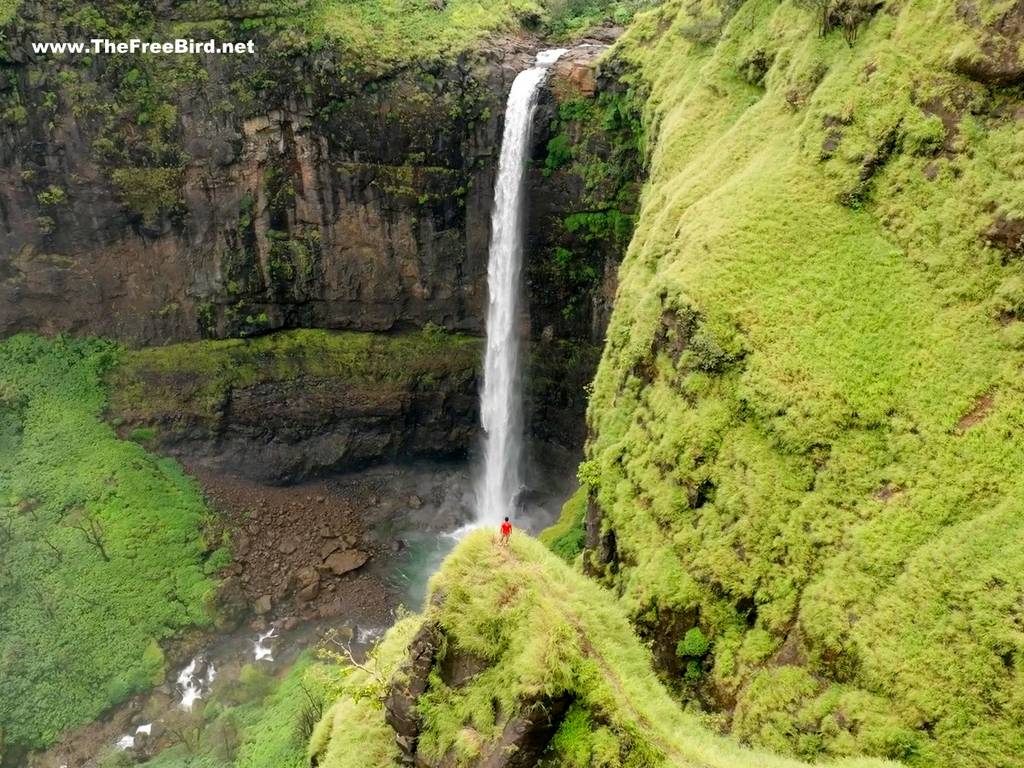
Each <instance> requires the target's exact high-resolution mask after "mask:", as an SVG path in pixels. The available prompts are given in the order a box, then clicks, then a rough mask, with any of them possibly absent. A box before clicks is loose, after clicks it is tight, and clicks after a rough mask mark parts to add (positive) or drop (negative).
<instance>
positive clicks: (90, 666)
mask: <svg viewBox="0 0 1024 768" xmlns="http://www.w3.org/2000/svg"><path fill="white" fill-rule="evenodd" d="M116 358H117V349H116V347H114V346H113V345H111V344H109V343H105V342H101V341H89V340H75V341H72V340H67V339H56V340H53V341H49V340H45V339H42V338H39V337H35V336H15V337H13V338H10V339H7V340H4V341H2V342H0V553H2V557H0V627H2V628H3V629H2V631H0V723H2V724H3V727H2V731H0V736H2V738H0V746H2V747H5V749H6V751H8V752H9V753H13V754H16V753H17V750H18V749H20V748H24V747H43V746H46V745H47V744H49V743H50V742H52V741H53V740H54V739H55V738H57V736H58V735H59V734H60V733H61V732H62V731H63V730H64V729H65V728H68V727H69V726H73V725H77V724H79V723H82V722H85V721H88V720H91V719H93V718H95V717H97V716H98V715H99V714H100V713H101V712H102V711H103V710H104V709H106V708H107V707H109V706H110V705H111V704H115V703H118V702H120V701H123V700H124V699H126V698H127V697H128V696H130V695H132V694H133V693H135V692H136V691H139V690H143V689H148V688H149V687H150V686H152V685H154V684H158V683H161V682H163V679H164V672H165V670H164V655H163V651H162V650H161V645H162V644H164V643H165V642H166V641H167V640H168V639H170V638H172V637H174V636H175V635H176V634H177V633H179V632H180V631H181V630H183V629H185V628H187V627H194V626H205V625H208V624H210V623H211V622H212V620H213V616H212V615H211V599H212V597H213V591H214V586H215V585H214V582H213V580H212V578H211V576H212V575H213V574H215V573H216V571H217V570H219V568H220V567H222V566H223V565H225V564H226V561H227V559H228V554H227V552H226V551H225V550H224V549H220V548H218V543H219V542H217V541H207V540H206V539H205V538H204V528H205V525H206V523H207V521H208V518H207V510H206V507H205V505H204V503H203V500H202V497H201V496H200V493H199V490H198V488H197V487H196V486H195V484H194V483H193V482H192V480H191V479H189V478H187V477H186V476H185V475H184V474H183V473H182V471H181V469H180V468H179V467H178V465H177V464H176V463H175V462H173V461H171V460H169V459H159V458H157V457H155V456H152V455H149V454H147V453H146V452H145V451H144V450H143V449H142V448H140V447H139V446H138V445H135V444H134V443H131V442H125V441H122V440H118V439H117V437H116V435H115V434H114V432H113V430H112V429H111V428H110V427H109V426H108V425H106V424H105V423H103V421H102V420H101V419H100V412H101V411H102V409H103V406H104V401H105V390H104V387H103V385H102V382H101V379H102V376H103V373H104V371H105V370H106V369H108V368H109V367H110V366H111V365H112V364H113V363H114V362H115V360H116Z"/></svg>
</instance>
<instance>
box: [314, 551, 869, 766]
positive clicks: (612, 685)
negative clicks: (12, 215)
mask: <svg viewBox="0 0 1024 768" xmlns="http://www.w3.org/2000/svg"><path fill="white" fill-rule="evenodd" d="M423 622H436V623H437V625H438V626H439V627H440V628H441V632H442V633H443V634H444V637H445V641H444V647H445V649H446V650H445V653H454V654H461V655H471V656H474V657H479V658H483V659H486V661H487V665H486V667H485V668H484V669H483V671H481V672H480V673H479V674H477V675H475V676H474V677H472V678H470V679H469V681H468V682H467V683H465V684H464V685H461V686H458V687H454V686H448V685H446V684H445V683H444V680H443V673H442V672H441V671H440V667H442V666H443V664H444V661H443V660H438V661H436V665H437V666H436V667H435V669H434V671H433V672H432V673H431V676H430V687H429V688H428V690H427V692H426V693H425V694H424V695H423V696H421V697H420V699H419V703H418V708H419V711H420V713H421V715H422V716H423V719H424V729H423V732H422V734H421V736H420V740H419V750H420V752H421V753H423V754H424V755H426V756H427V760H428V761H431V760H433V761H436V760H439V759H440V758H441V757H442V756H443V755H449V756H451V757H452V758H454V760H455V764H459V765H469V764H473V760H474V759H475V758H476V757H478V756H479V754H480V753H481V750H482V749H483V748H485V747H486V745H488V744H491V743H494V741H495V740H496V739H497V736H498V734H499V733H500V731H501V729H502V726H503V724H504V718H506V717H508V716H509V714H510V713H512V714H514V713H516V712H517V711H518V710H519V708H520V707H521V703H522V702H523V701H524V700H528V699H531V698H536V697H538V696H543V697H548V698H554V697H559V696H562V695H564V694H569V695H570V696H571V697H572V700H573V703H572V706H571V707H570V709H569V711H568V713H567V715H566V717H565V718H564V720H563V721H562V723H561V726H560V727H559V728H558V730H557V732H556V733H555V736H554V738H553V739H552V741H551V746H550V747H549V749H548V752H547V753H545V755H544V758H543V760H542V764H543V765H550V766H562V767H563V768H567V767H569V766H579V768H584V766H606V767H609V768H610V767H611V766H637V767H639V766H658V765H674V766H703V767H708V768H710V767H721V768H727V767H728V768H732V767H733V766H736V767H739V766H744V767H749V768H754V766H757V768H783V767H785V766H793V767H794V768H795V766H798V765H802V764H801V763H799V762H797V761H794V760H790V759H787V758H782V757H777V756H772V755H769V754H766V753H760V752H752V751H749V750H745V749H743V748H740V747H738V746H736V745H735V744H734V743H732V742H731V741H729V740H727V739H724V738H722V737H719V736H714V735H712V734H711V733H710V732H709V731H708V730H707V729H706V728H705V726H704V725H703V724H702V723H701V722H700V720H699V719H697V718H696V717H694V716H691V715H687V714H684V713H683V712H682V711H681V710H680V709H679V707H678V706H677V705H676V703H675V702H674V701H673V700H672V698H671V697H670V696H669V695H668V693H667V692H666V690H665V689H664V688H663V687H662V685H661V684H660V683H659V682H658V680H657V678H656V677H655V675H654V673H653V671H652V667H651V662H650V657H649V654H648V653H647V652H646V651H645V650H644V649H643V647H642V646H641V645H640V643H639V642H638V640H637V638H636V636H635V634H634V633H633V630H632V628H631V627H630V625H629V623H628V622H627V620H626V616H625V613H624V612H623V611H622V610H621V608H620V607H619V605H618V604H617V603H616V601H615V598H614V596H613V595H612V594H610V593H608V592H607V591H606V590H604V589H602V588H601V587H599V586H598V585H597V584H595V583H594V582H593V581H591V580H589V579H587V578H586V577H584V576H582V575H581V574H579V573H577V572H575V571H573V570H572V569H570V568H569V566H567V565H566V564H565V563H563V562H562V561H561V560H560V559H559V558H557V557H556V556H555V555H553V554H552V553H550V552H549V551H547V549H546V548H545V547H544V546H543V545H542V544H540V543H539V542H537V541H535V540H533V539H530V538H528V537H524V536H516V537H514V538H513V541H512V546H511V547H510V548H509V549H505V548H503V547H500V546H498V544H497V543H496V541H495V537H494V535H493V534H492V533H491V532H483V531H482V532H477V533H474V534H472V535H471V536H469V537H467V539H466V540H465V541H463V542H462V543H461V544H460V545H459V547H458V548H457V549H456V550H455V551H454V552H453V553H452V555H451V556H450V557H449V558H448V559H447V560H446V561H445V564H444V566H443V567H442V569H441V571H440V572H439V573H438V574H437V575H435V577H434V578H433V579H432V581H431V597H430V598H429V599H428V608H427V611H426V613H425V614H424V615H423V616H422V617H411V618H408V619H405V620H403V621H402V622H400V623H399V624H398V625H397V626H396V627H395V628H393V629H392V630H391V631H390V632H389V634H388V635H387V636H386V638H385V640H384V641H383V643H382V644H381V646H380V647H379V648H378V649H377V651H376V653H375V657H374V659H373V660H372V661H371V663H370V665H369V668H368V669H366V670H354V671H352V673H351V674H350V676H349V677H348V679H347V680H346V681H345V683H344V684H343V686H342V696H341V698H340V699H339V700H338V702H337V703H336V704H335V705H334V707H333V708H332V709H331V710H330V711H329V712H328V713H327V715H326V717H325V719H324V720H323V721H322V723H321V725H320V726H319V727H318V729H317V731H316V732H315V733H314V736H313V740H312V744H311V751H312V754H313V755H315V756H317V757H318V761H319V762H318V764H319V765H321V766H323V767H324V768H344V767H346V766H353V767H354V766H361V767H362V768H366V767H368V766H373V765H379V766H387V765H392V764H393V760H394V757H395V754H394V747H393V741H394V734H393V732H391V731H390V729H389V728H387V727H386V726H384V725H383V712H382V710H380V709H379V706H380V705H379V698H378V697H379V693H380V688H381V685H386V681H387V680H389V679H390V678H391V676H392V674H393V673H394V670H395V669H396V668H397V667H398V664H399V662H400V660H401V659H402V658H403V657H404V655H405V649H406V646H407V644H408V642H409V640H410V639H411V637H412V636H413V635H414V634H415V632H416V630H417V628H418V627H419V626H420V625H421V624H422V623H423ZM354 694H356V695H357V697H354ZM360 694H361V695H360ZM496 713H500V714H496ZM370 756H372V758H371V757H370ZM429 764H433V763H429ZM446 764H449V763H446ZM842 764H843V765H846V766H851V767H852V766H864V767H865V768H866V767H867V766H882V765H883V763H881V762H878V761H874V760H863V759H854V760H850V761H846V762H844V763H842Z"/></svg>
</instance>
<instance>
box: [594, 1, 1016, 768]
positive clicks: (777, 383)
mask: <svg viewBox="0 0 1024 768" xmlns="http://www.w3.org/2000/svg"><path fill="white" fill-rule="evenodd" d="M1022 20H1024V4H1022V3H1021V2H1019V1H1016V0H1015V1H1013V2H996V3H980V2H979V3H974V2H954V1H953V0H949V1H948V2H931V1H929V2H917V1H914V0H910V1H906V2H896V1H891V2H840V1H839V0H829V1H828V2H825V1H824V0H822V2H802V1H801V2H796V1H792V2H781V3H778V2H760V1H758V0H748V2H742V3H738V2H712V1H710V0H708V1H706V2H668V3H665V4H664V5H662V6H661V7H659V8H658V9H656V10H653V11H651V12H650V13H648V14H646V15H644V16H643V17H642V18H641V19H639V20H638V22H637V23H636V24H635V25H634V26H633V28H632V29H631V30H630V32H629V33H628V35H627V37H626V39H624V41H623V42H622V44H621V45H620V47H619V49H618V53H619V55H620V56H621V57H622V58H623V59H624V60H625V61H627V62H630V63H632V64H633V65H634V66H635V67H637V70H638V72H639V73H640V76H641V79H642V80H643V81H644V82H646V83H647V84H648V85H649V86H650V89H651V90H650V99H649V101H648V104H647V110H646V112H645V118H646V120H645V122H646V125H647V127H648V136H649V141H650V144H651V145H652V147H653V149H652V156H651V174H650V179H651V181H650V183H649V186H648V187H647V189H646V190H645V193H644V197H643V206H642V209H641V214H640V217H639V221H638V225H637V229H636V233H635V235H634V237H633V241H632V243H631V245H630V249H629V253H628V256H627V258H626V260H625V261H624V263H623V265H622V268H621V270H620V273H619V279H620V285H619V292H618V297H617V300H616V306H615V311H614V314H613V319H612V323H611V326H610V328H609V333H608V345H607V346H606V348H605V351H604V356H603V359H602V361H601V364H600V367H599V372H598V376H597V378H596V381H595V383H594V395H593V398H592V400H591V403H590V408H589V412H588V421H589V425H590V429H591V439H590V443H589V447H588V459H589V460H588V461H587V462H586V463H585V464H584V465H583V466H582V468H581V471H580V474H581V477H582V478H583V479H584V481H585V483H586V484H587V486H588V488H589V490H590V494H591V498H590V502H589V504H588V505H584V506H585V507H586V509H587V512H586V514H585V516H586V538H587V543H588V549H587V552H586V553H585V555H584V558H585V564H586V567H587V568H588V569H589V570H590V571H591V572H592V573H595V574H597V575H598V576H599V578H601V579H602V580H603V581H604V582H605V583H607V584H608V585H609V586H611V587H612V588H613V589H615V590H617V591H618V593H619V594H620V595H621V596H622V601H623V604H624V605H625V606H626V607H627V609H628V610H629V612H630V614H631V617H632V619H633V621H634V622H635V624H636V626H637V628H638V631H639V632H640V633H641V635H642V636H643V637H644V638H645V639H646V640H647V641H648V642H649V643H650V644H651V646H652V649H653V650H654V654H655V659H656V662H657V664H658V666H659V668H660V669H661V670H662V672H663V675H664V679H665V680H666V681H669V682H670V684H671V685H673V686H674V687H675V688H676V690H677V691H678V693H679V695H680V696H681V697H683V698H684V699H686V700H688V701H692V702H699V703H700V704H701V705H702V706H703V707H704V708H705V709H706V710H709V711H713V712H716V713H720V715H721V716H722V718H723V722H725V723H727V724H728V726H729V727H730V728H731V730H732V732H733V733H734V734H735V735H736V736H737V737H738V738H740V739H741V740H744V741H747V742H750V743H754V744H758V745H762V746H766V747H770V748H772V749H774V750H777V751H787V752H790V753H796V754H798V755H801V756H804V757H808V758H810V757H816V756H819V755H822V756H829V755H831V756H840V755H848V754H870V755H878V756H884V757H890V758H897V759H900V760H903V761H905V762H906V763H907V764H909V765H914V766H982V765H993V766H994V765H1000V766H1019V765H1021V764H1022V755H1024V741H1022V739H1024V720H1022V718H1021V711H1022V710H1021V707H1020V696H1019V690H1020V685H1019V683H1020V674H1021V672H1020V670H1021V662H1022V659H1024V656H1022V654H1024V635H1022V633H1021V606H1020V595H1021V594H1022V590H1024V581H1022V576H1021V573H1022V572H1021V570H1020V568H1019V565H1018V564H1019V563H1020V561H1021V557H1022V554H1024V550H1022V548H1021V545H1020V541H1021V539H1020V526H1021V522H1020V521H1021V517H1020V510H1021V508H1022V505H1024V490H1022V487H1021V485H1020V478H1019V473H1017V472H1016V471H1013V470H1009V468H1010V467H1020V466H1024V453H1022V446H1024V440H1022V435H1021V424H1022V419H1021V416H1022V413H1024V410H1022V409H1024V392H1022V389H1021V384H1020V370H1021V366H1022V364H1024V357H1022V343H1021V342H1022V339H1024V334H1022V332H1024V324H1022V323H1021V319H1022V317H1024V315H1022V312H1021V309H1022V307H1024V304H1022V302H1021V299H1022V297H1024V294H1022V292H1021V288H1022V285H1024V283H1022V280H1024V272H1022V268H1024V265H1022V262H1021V258H1020V257H1021V250H1020V242H1019V231H1020V226H1021V221H1022V217H1024V196H1022V195H1024V184H1022V183H1021V182H1022V180H1024V170H1022V169H1024V144H1022V137H1024V131H1022V122H1021V121H1022V118H1024V98H1022V91H1021V87H1022V86H1024V77H1022V70H1021V65H1020V61H1021V59H1020V50H1019V49H1020V45H1021V43H1022V37H1021V33H1022V30H1024V25H1022ZM579 508H580V507H579V505H577V506H576V507H575V509H577V510H579ZM580 525H581V526H582V523H581V524H580Z"/></svg>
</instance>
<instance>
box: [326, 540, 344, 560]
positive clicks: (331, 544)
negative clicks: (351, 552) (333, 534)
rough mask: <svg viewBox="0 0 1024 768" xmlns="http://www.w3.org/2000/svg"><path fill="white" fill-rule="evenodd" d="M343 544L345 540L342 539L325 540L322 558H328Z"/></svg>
mask: <svg viewBox="0 0 1024 768" xmlns="http://www.w3.org/2000/svg"><path fill="white" fill-rule="evenodd" d="M343 546H345V542H344V541H342V540H341V539H329V540H328V541H325V542H324V543H323V546H322V547H320V559H321V560H326V559H327V558H328V556H330V555H331V554H332V553H334V552H337V551H338V550H339V549H341V548H342V547H343Z"/></svg>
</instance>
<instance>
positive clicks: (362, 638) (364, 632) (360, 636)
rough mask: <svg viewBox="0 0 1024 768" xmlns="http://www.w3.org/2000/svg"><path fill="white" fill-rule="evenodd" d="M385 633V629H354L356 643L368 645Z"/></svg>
mask: <svg viewBox="0 0 1024 768" xmlns="http://www.w3.org/2000/svg"><path fill="white" fill-rule="evenodd" d="M386 631H387V628H386V627H365V628H364V627H356V642H357V643H359V644H360V645H369V644H370V643H374V642H376V641H377V640H379V639H380V638H381V637H383V636H384V633H385V632H386Z"/></svg>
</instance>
